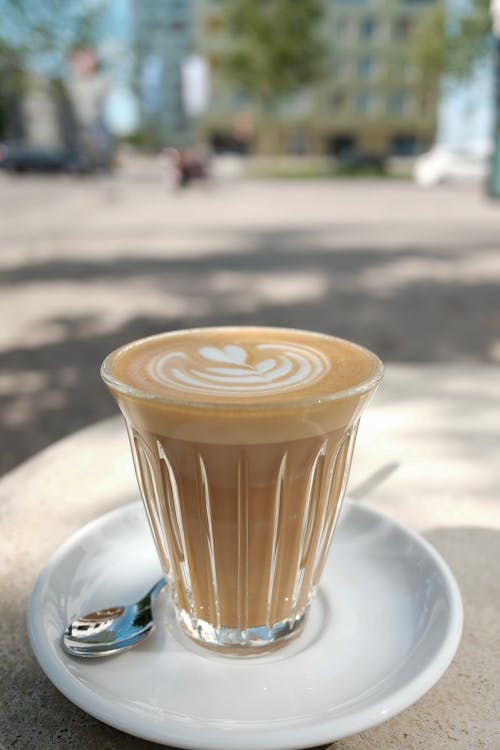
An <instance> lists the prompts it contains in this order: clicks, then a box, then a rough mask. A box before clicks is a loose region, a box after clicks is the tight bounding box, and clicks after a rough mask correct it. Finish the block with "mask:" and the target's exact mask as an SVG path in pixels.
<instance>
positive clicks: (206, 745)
mask: <svg viewBox="0 0 500 750" xmlns="http://www.w3.org/2000/svg"><path fill="white" fill-rule="evenodd" d="M346 505H347V506H348V507H351V508H354V509H355V512H357V513H361V514H367V515H369V516H371V517H372V519H373V520H382V521H384V522H385V523H387V524H389V525H391V526H393V527H395V528H396V529H397V531H398V532H399V533H401V534H403V535H404V536H406V537H410V539H411V540H412V541H413V542H414V543H415V544H416V545H417V547H419V548H420V549H421V550H422V551H423V552H424V553H425V555H426V556H427V558H430V560H431V561H432V563H433V565H434V567H435V568H437V569H438V571H439V573H440V574H441V577H442V582H443V584H444V590H445V591H446V597H447V602H448V605H449V610H448V627H447V630H446V633H445V635H444V636H443V639H442V643H441V644H440V647H439V649H438V651H437V652H436V655H435V657H434V659H433V660H431V661H430V662H429V663H428V664H427V665H426V666H425V667H424V668H423V669H422V670H421V671H420V672H417V673H416V674H415V675H414V676H413V678H412V679H410V680H409V681H407V682H406V683H405V684H404V685H403V686H402V687H400V688H399V689H396V690H394V691H393V692H392V693H390V694H389V695H388V696H386V697H385V698H384V699H383V700H380V699H379V701H378V702H377V701H376V700H375V702H374V703H373V704H372V705H370V706H369V707H367V708H364V709H362V710H357V711H356V710H355V711H353V712H352V713H348V714H347V715H344V716H341V717H334V718H333V719H330V720H329V719H328V717H325V718H319V719H318V721H317V722H316V723H315V724H314V725H312V724H307V725H302V726H294V727H293V728H292V729H286V727H285V728H284V727H283V725H281V726H277V727H269V725H268V724H266V726H265V727H264V728H263V729H261V730H260V729H259V730H255V728H253V729H249V727H248V725H247V726H245V728H244V729H243V730H242V732H243V734H241V733H240V735H238V733H237V731H236V730H235V728H234V727H232V728H231V729H232V731H230V732H227V734H226V735H225V736H224V735H222V734H221V732H220V730H219V736H218V737H217V739H216V741H212V739H211V738H207V737H203V730H204V729H205V730H206V728H207V726H206V725H207V722H205V721H203V720H200V721H199V726H197V727H191V728H189V727H188V728H183V731H182V732H179V731H178V730H177V729H174V730H173V731H172V728H170V729H169V725H168V724H157V723H155V724H147V723H146V722H144V721H142V722H141V721H138V720H137V719H136V718H135V717H132V719H131V718H130V716H128V717H127V715H126V711H125V710H124V709H123V708H122V707H121V706H120V704H119V703H115V704H112V703H111V702H110V701H109V699H107V698H102V697H100V696H99V695H98V694H97V693H96V692H95V691H94V690H93V689H91V688H89V687H87V686H85V685H83V684H81V683H80V682H78V681H77V680H76V678H75V677H74V676H73V675H72V674H71V672H70V671H69V670H68V669H67V667H66V659H68V660H69V659H71V657H69V656H68V657H66V656H64V662H61V661H59V660H57V659H56V658H54V656H53V655H52V653H51V646H50V644H48V643H47V642H46V636H45V630H44V628H43V626H42V625H41V624H40V622H41V621H40V622H39V621H38V618H37V617H36V613H37V611H38V610H39V608H40V606H41V604H42V603H43V601H44V591H45V589H46V587H47V585H48V583H49V581H50V577H51V574H52V573H54V572H55V571H56V570H57V568H58V564H59V562H60V560H61V558H64V556H65V554H66V553H67V552H68V551H69V550H71V549H72V548H73V547H74V546H75V545H78V544H79V542H80V540H81V539H82V538H84V537H85V536H86V535H88V534H92V532H93V530H94V528H95V527H99V526H100V525H101V524H103V523H106V522H109V521H110V520H111V519H112V517H113V516H115V515H116V516H120V515H122V514H125V513H127V512H129V511H131V510H132V509H133V508H134V507H138V506H141V502H140V501H137V500H135V501H133V502H129V503H126V504H124V505H121V506H119V507H118V508H115V509H114V510H111V511H108V512H106V513H104V514H102V515H100V516H98V517H97V518H95V519H93V520H92V521H90V522H89V523H87V524H85V525H84V526H83V527H81V528H80V529H78V530H77V531H76V532H75V533H73V534H72V535H71V536H70V537H69V538H68V539H66V540H65V541H64V542H63V543H62V544H61V545H60V546H59V547H58V549H57V550H56V551H55V552H54V553H53V555H52V556H51V557H50V558H49V560H48V561H47V563H46V564H45V566H44V567H43V569H42V571H41V572H40V574H39V576H38V578H37V580H36V583H35V586H34V588H33V591H32V593H31V597H30V600H29V604H28V610H27V625H28V635H29V639H30V642H31V647H32V649H33V652H34V654H35V657H36V659H37V661H38V663H39V665H40V667H41V668H42V670H43V671H44V673H45V675H46V676H47V677H48V679H49V680H50V681H51V682H52V684H53V685H55V687H56V688H57V689H58V690H59V691H60V692H61V693H62V694H63V695H64V696H65V697H66V698H67V699H68V700H70V701H71V702H72V703H74V704H75V705H76V706H78V708H80V709H82V710H83V711H85V712H86V713H88V714H89V715H91V716H94V717H95V718H97V719H99V720H100V721H102V722H104V723H105V724H107V725H109V726H112V727H115V728H116V729H119V730H120V731H123V732H127V733H129V734H132V735H134V736H136V737H140V738H142V739H146V740H149V741H151V742H158V743H160V744H164V745H171V746H173V747H179V748H192V749H193V750H235V748H238V750H252V749H253V748H256V747H265V748H266V750H294V749H295V748H298V747H312V746H314V745H319V744H322V743H329V742H333V741H335V740H338V739H342V738H343V737H347V736H350V735H353V734H357V733H358V732H362V731H364V730H366V729H369V728H370V727H373V726H375V725H377V724H380V723H382V722H385V721H387V720H388V719H390V718H392V717H394V716H395V715H397V714H398V713H400V712H401V711H403V710H404V709H406V708H408V707H409V706H411V705H413V704H414V703H415V702H416V701H418V700H419V699H420V698H421V697H422V696H423V695H424V694H425V693H426V692H427V691H428V690H430V688H431V687H433V685H435V683H436V682H437V681H438V680H439V679H440V677H441V676H442V675H443V674H444V672H445V671H446V670H447V668H448V667H449V665H450V663H451V661H452V659H453V657H454V655H455V653H456V651H457V648H458V645H459V643H460V638H461V634H462V627H463V605H462V599H461V596H460V591H459V587H458V584H457V582H456V580H455V578H454V576H453V574H452V572H451V570H450V568H449V567H448V564H447V563H446V562H445V561H444V559H443V558H442V556H441V555H440V554H439V553H438V552H437V550H436V549H435V548H434V547H433V546H432V544H431V543H430V542H428V541H427V540H426V539H424V538H423V537H422V536H421V535H420V534H419V533H418V532H416V531H414V530H413V529H410V528H408V527H407V526H405V525H404V524H403V523H402V522H400V521H399V520H397V519H395V518H393V517H392V516H390V515H389V514H387V513H385V512H382V511H380V510H378V509H375V508H372V507H369V506H367V505H365V504H361V503H359V502H356V501H352V500H351V501H350V500H348V499H346ZM382 704H383V706H384V707H385V708H383V709H382ZM103 706H104V707H103ZM109 709H111V713H110V711H109ZM249 736H250V737H249Z"/></svg>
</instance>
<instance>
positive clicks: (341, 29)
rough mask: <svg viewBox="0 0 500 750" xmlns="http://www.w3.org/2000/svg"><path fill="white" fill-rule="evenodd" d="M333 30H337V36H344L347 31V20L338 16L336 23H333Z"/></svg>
mask: <svg viewBox="0 0 500 750" xmlns="http://www.w3.org/2000/svg"><path fill="white" fill-rule="evenodd" d="M335 31H336V32H337V34H338V36H339V37H341V38H345V36H346V35H347V33H348V31H349V21H348V20H347V18H344V17H342V18H339V19H338V21H337V23H336V24H335Z"/></svg>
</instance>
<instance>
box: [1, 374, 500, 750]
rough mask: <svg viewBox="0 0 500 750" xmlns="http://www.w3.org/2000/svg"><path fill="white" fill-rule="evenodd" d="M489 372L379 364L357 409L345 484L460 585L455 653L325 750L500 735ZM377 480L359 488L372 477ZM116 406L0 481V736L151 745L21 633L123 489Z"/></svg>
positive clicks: (499, 481) (35, 743) (499, 554)
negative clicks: (414, 689)
mask: <svg viewBox="0 0 500 750" xmlns="http://www.w3.org/2000/svg"><path fill="white" fill-rule="evenodd" d="M499 375H500V372H499V369H498V368H497V367H494V366H479V365H478V366H475V365H463V366H462V365H453V366H451V365H450V366H435V365H430V366H396V365H394V366H390V367H389V368H388V369H387V374H386V378H385V380H384V382H383V384H382V386H381V388H380V390H379V392H378V394H377V395H376V397H375V399H374V401H373V402H372V404H371V405H370V407H369V408H368V411H367V412H366V414H365V415H364V418H363V420H362V427H361V429H360V434H359V438H358V445H357V451H356V454H355V460H354V467H353V473H352V477H351V483H350V487H351V492H352V494H353V495H354V497H358V498H359V501H360V502H366V503H370V504H371V505H372V506H374V507H376V508H379V509H381V510H384V511H385V512H388V513H390V514H392V515H393V516H394V517H396V518H398V519H400V520H401V521H403V522H404V523H406V524H407V525H408V526H410V527H412V528H414V529H417V530H419V531H420V532H421V533H422V534H423V535H424V536H425V537H426V538H427V539H428V540H429V541H430V542H431V543H432V544H433V545H434V546H435V547H436V548H437V549H438V550H439V552H440V553H441V554H442V555H443V557H444V558H445V559H446V560H447V561H448V563H449V565H450V567H451V569H452V570H453V572H454V574H455V576H456V578H457V580H458V584H459V586H460V589H461V592H462V597H463V602H464V610H465V622H464V632H463V637H462V643H461V645H460V647H459V650H458V653H457V655H456V657H455V659H454V661H453V663H452V665H451V666H450V668H449V669H448V671H447V672H446V674H445V675H444V676H443V678H442V679H441V680H440V681H439V682H438V684H437V685H436V686H435V687H434V688H433V689H432V690H430V692H429V693H427V695H425V696H424V697H423V698H422V699H421V700H420V701H418V702H417V703H416V704H415V705H414V706H412V707H411V708H409V709H407V710H406V711H404V712H403V713H402V714H400V715H399V716H397V717H395V718H394V719H392V720H390V721H388V722H386V723H385V724H381V725H379V726H378V727H375V728H373V729H371V730H369V731H366V732H363V733H362V734H359V735H355V736H353V737H350V738H347V739H344V740H340V741H338V742H336V743H334V745H333V746H332V747H335V749H336V750H366V749H367V748H370V750H393V749H394V750H396V749H397V750H400V749H401V748H409V749H410V750H411V749H412V748H424V749H425V750H438V748H439V750H441V749H442V748H448V747H449V748H457V749H460V750H462V749H463V750H471V749H472V748H474V749H476V748H477V749H479V748H481V749H483V748H484V749H489V748H491V750H493V749H494V748H498V747H500V727H499V720H498V707H499V705H500V691H499V682H498V679H497V678H498V672H499V656H500V654H499V649H500V644H499V640H498V623H499V622H500V570H499V567H500V565H499V558H500V502H499V500H500V498H499V494H500V451H499V447H500V440H499V438H500V377H499ZM373 479H376V480H380V483H379V484H378V486H376V487H375V488H374V489H372V490H370V486H371V485H372V483H373V482H372V480H373ZM137 496H138V491H137V488H136V484H135V478H134V476H133V471H132V464H131V459H130V456H129V448H128V444H127V440H126V435H125V430H124V428H123V425H122V423H121V420H120V418H119V417H117V418H115V419H110V420H107V421H105V422H101V423H99V424H97V425H95V426H93V427H90V428H87V429H85V430H82V431H80V432H78V433H75V434H74V435H71V436H70V437H68V438H66V439H64V440H62V441H61V442H59V443H56V444H55V445H53V446H51V447H50V448H48V449H46V450H44V451H43V452H42V453H39V454H38V455H36V456H35V457H34V458H32V459H30V460H29V461H27V462H26V463H25V464H23V465H21V466H20V467H18V468H17V469H15V470H14V471H13V472H11V473H10V474H8V475H7V476H5V477H4V478H3V479H2V480H1V482H0V539H1V549H2V556H1V561H0V593H1V603H2V609H1V612H2V616H1V618H0V675H1V681H0V705H1V711H0V748H2V750H10V749H11V748H21V749H22V750H25V749H26V748H36V750H49V749H52V748H57V749H58V748H64V749H65V750H66V749H70V748H78V750H80V749H81V748H87V747H88V748H90V747H98V748H105V750H128V749H129V748H138V749H139V748H141V749H142V748H144V750H146V748H152V747H160V746H159V745H154V744H152V743H149V742H146V741H144V740H140V739H137V738H135V737H131V736H129V735H127V734H124V733H122V732H119V731H117V730H115V729H112V728H111V727H108V726H106V725H104V724H102V723H100V722H99V721H97V720H96V719H94V718H92V717H90V716H88V715H87V714H85V713H84V712H82V711H81V710H80V709H78V708H76V707H75V706H74V705H73V704H71V703H70V702H69V701H68V700H67V699H66V698H65V697H64V696H62V695H61V694H60V693H59V692H58V691H57V690H56V689H55V688H54V687H53V686H52V684H51V683H50V682H49V681H48V680H47V678H46V677H45V675H44V674H43V673H42V672H41V670H40V668H39V667H38V665H37V663H36V661H35V659H34V657H33V655H32V653H31V649H30V646H29V642H28V638H27V632H26V608H27V603H28V598H29V595H30V592H31V590H32V587H33V585H34V582H35V579H36V577H37V575H38V573H39V572H40V570H41V569H42V567H43V565H44V564H45V562H46V561H47V560H48V558H49V557H50V556H51V555H52V553H53V552H54V551H55V550H56V549H57V547H58V546H59V545H60V544H61V543H62V542H63V541H64V540H65V539H66V538H67V537H68V536H70V535H71V534H72V533H73V532H74V531H76V530H77V529H78V528H80V527H81V526H82V525H83V524H85V523H87V522H88V521H90V520H92V519H93V518H95V517H97V516H99V515H101V514H102V513H105V512H106V511H108V510H111V509H113V508H115V507H117V506H119V505H121V504H123V503H125V502H129V501H130V500H133V499H136V498H137Z"/></svg>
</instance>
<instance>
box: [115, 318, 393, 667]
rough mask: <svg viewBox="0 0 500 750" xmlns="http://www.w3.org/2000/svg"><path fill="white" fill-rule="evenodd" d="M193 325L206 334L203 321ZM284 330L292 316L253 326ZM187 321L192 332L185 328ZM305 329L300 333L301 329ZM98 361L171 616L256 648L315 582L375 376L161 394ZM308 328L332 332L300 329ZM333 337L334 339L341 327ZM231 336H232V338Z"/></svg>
mask: <svg viewBox="0 0 500 750" xmlns="http://www.w3.org/2000/svg"><path fill="white" fill-rule="evenodd" d="M213 330H216V331H238V330H245V329H198V330H197V331H196V333H197V335H198V336H200V337H201V339H203V337H204V336H205V335H209V333H210V331H213ZM252 330H253V331H256V332H257V333H258V332H259V330H261V331H262V332H263V333H265V335H267V336H268V335H269V331H276V332H279V334H280V336H281V338H282V339H284V340H286V338H287V336H288V335H291V334H292V333H293V332H291V331H288V329H269V328H262V329H259V328H255V329H252ZM185 333H186V334H189V333H192V331H191V332H190V331H186V332H185ZM301 333H304V334H305V332H301ZM171 335H175V332H173V333H172V334H160V336H158V337H151V338H150V339H148V340H141V341H139V342H132V343H131V344H128V345H126V346H125V347H121V348H120V349H117V350H116V351H115V352H112V353H111V354H110V355H109V356H108V357H107V358H106V360H105V361H104V363H103V365H102V369H101V374H102V377H103V380H104V382H105V383H106V385H107V386H108V387H109V389H110V390H111V393H112V395H113V396H114V398H115V399H116V401H117V403H118V405H119V407H120V409H121V411H122V413H123V416H124V417H125V422H126V426H127V430H128V435H129V439H130V445H131V448H132V455H133V459H134V465H135V471H136V475H137V480H138V484H139V488H140V492H141V496H142V499H143V501H144V505H145V508H146V512H147V516H148V519H149V524H150V527H151V531H152V535H153V539H154V542H155V545H156V549H157V552H158V555H159V558H160V561H161V565H162V568H163V570H164V572H165V574H166V576H167V579H168V581H169V584H170V591H171V595H172V598H173V601H174V605H175V610H176V614H177V618H178V621H179V622H180V624H181V626H182V628H183V629H184V631H185V632H186V633H187V635H188V636H190V637H191V638H192V639H193V640H194V641H196V642H197V643H199V644H200V645H203V646H206V647H208V648H212V649H215V650H218V651H220V652H222V653H224V654H228V655H250V654H259V653H263V652H266V651H269V650H271V649H274V648H276V647H278V646H280V645H282V644H284V643H286V642H287V641H288V640H289V639H290V638H292V637H294V636H295V635H297V634H298V633H299V632H300V630H301V628H302V626H303V623H304V619H305V617H306V614H307V611H308V608H309V606H310V604H311V601H312V599H313V597H314V595H315V593H316V591H317V589H318V585H319V582H320V578H321V573H322V570H323V567H324V564H325V560H326V557H327V553H328V550H329V546H330V542H331V539H332V535H333V532H334V530H335V525H336V523H337V519H338V516H339V512H340V509H341V505H342V500H343V498H344V494H345V490H346V485H347V480H348V476H349V469H350V465H351V458H352V452H353V448H354V443H355V439H356V431H357V427H358V422H359V418H360V415H361V412H362V410H363V409H364V407H365V406H366V404H367V402H368V400H369V399H370V397H371V396H372V394H373V393H374V392H375V390H376V388H377V386H378V384H379V382H380V380H381V378H382V375H383V367H382V363H381V362H380V360H379V359H378V358H377V357H376V356H375V355H374V354H372V353H371V352H369V351H368V350H366V349H363V348H362V347H359V346H357V345H356V344H352V343H350V342H345V341H343V342H342V343H343V345H345V346H347V349H349V347H352V348H353V349H354V350H356V351H358V352H363V354H364V355H365V356H366V357H367V358H368V360H369V374H368V375H367V376H366V377H365V379H364V380H362V382H356V384H355V385H353V386H352V387H349V388H344V389H343V390H338V391H335V390H334V391H333V392H329V393H327V394H326V395H323V396H322V397H321V398H318V397H317V396H307V397H302V398H301V397H300V396H297V394H296V392H294V391H292V392H287V393H284V394H279V395H278V397H276V398H273V399H271V400H269V399H266V400H265V402H263V401H262V399H259V398H255V399H252V398H251V397H248V396H247V395H246V397H245V398H244V399H241V400H240V401H238V400H237V399H236V400H235V399H234V398H232V399H230V400H228V401H227V402H224V401H219V402H217V403H214V402H213V401H193V395H192V393H190V392H188V391H187V392H186V394H182V392H177V393H175V394H174V393H172V396H170V394H168V397H163V396H159V395H158V394H156V393H154V392H148V391H147V390H139V389H138V388H135V387H133V386H131V385H130V384H127V382H125V380H121V379H120V378H119V377H117V369H118V368H117V367H116V362H117V361H118V360H119V358H120V356H121V355H122V354H123V353H124V352H125V351H126V350H128V349H131V348H134V347H137V345H138V344H141V343H142V342H143V341H147V342H150V341H151V342H154V341H155V340H156V339H158V340H159V339H161V337H168V336H171ZM305 335H310V336H311V337H314V341H315V342H316V344H317V342H318V341H321V340H325V342H326V340H327V339H332V337H328V336H322V335H320V334H312V333H311V334H305ZM336 341H340V340H338V339H336ZM228 348H229V347H228Z"/></svg>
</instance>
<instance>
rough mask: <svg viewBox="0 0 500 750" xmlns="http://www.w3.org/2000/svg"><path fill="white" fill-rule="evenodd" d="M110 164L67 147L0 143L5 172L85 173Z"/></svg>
mask: <svg viewBox="0 0 500 750" xmlns="http://www.w3.org/2000/svg"><path fill="white" fill-rule="evenodd" d="M110 166H111V165H110V164H104V163H102V164H101V163H99V164H97V163H95V162H92V161H91V160H90V159H89V158H88V157H87V156H86V155H85V154H82V153H80V152H78V151H72V150H68V149H49V148H34V147H32V146H26V145H24V144H19V143H0V168H1V169H4V170H6V171H7V172H69V173H72V174H86V173H88V172H92V171H94V170H96V169H108V168H109V167H110Z"/></svg>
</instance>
